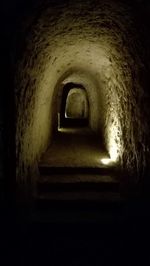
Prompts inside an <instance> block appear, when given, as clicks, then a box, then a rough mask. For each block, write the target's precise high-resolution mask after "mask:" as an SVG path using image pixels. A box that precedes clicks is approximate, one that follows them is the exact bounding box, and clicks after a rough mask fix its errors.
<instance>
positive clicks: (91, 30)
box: [15, 0, 150, 184]
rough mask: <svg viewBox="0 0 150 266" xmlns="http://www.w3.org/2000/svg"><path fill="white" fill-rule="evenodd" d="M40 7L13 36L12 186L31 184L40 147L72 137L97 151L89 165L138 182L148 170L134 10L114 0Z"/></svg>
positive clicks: (143, 59) (141, 40) (139, 31)
mask: <svg viewBox="0 0 150 266" xmlns="http://www.w3.org/2000/svg"><path fill="white" fill-rule="evenodd" d="M39 6H40V5H39ZM39 6H38V5H37V8H35V10H34V12H33V14H30V16H28V17H27V18H26V20H24V23H23V24H22V28H21V33H20V36H18V37H17V38H18V39H17V41H18V46H17V48H18V50H17V49H16V50H17V52H16V54H17V56H18V57H17V56H16V69H15V105H16V180H17V183H19V184H24V183H28V182H29V180H30V182H31V183H32V180H33V179H34V177H35V176H37V175H38V174H39V166H38V164H39V162H40V161H41V158H43V156H44V154H45V152H46V151H47V150H48V149H49V147H52V145H53V143H55V144H56V141H57V145H58V144H59V141H60V142H61V141H62V139H61V138H65V140H64V141H65V143H64V148H63V149H64V150H67V149H68V146H67V145H68V143H69V142H67V140H68V139H69V138H71V137H70V135H71V134H72V135H73V136H72V138H75V139H76V140H75V141H77V143H80V145H81V142H82V141H81V139H85V140H86V144H87V147H88V152H89V153H90V149H91V150H93V153H92V154H94V149H95V154H97V155H96V156H95V158H96V159H95V163H94V164H93V165H94V166H95V167H101V166H102V164H103V162H104V163H106V162H107V163H109V162H111V163H113V165H115V166H116V167H117V169H119V170H120V171H124V172H125V173H127V174H126V177H123V182H125V183H127V184H130V183H131V184H132V183H133V184H138V183H139V182H142V181H141V180H142V178H143V177H144V176H145V175H147V173H148V172H149V167H148V166H149V158H150V156H149V147H150V145H149V133H150V129H149V115H148V113H149V104H148V100H149V89H148V87H149V76H148V75H147V73H148V69H149V65H148V64H149V63H148V58H149V54H148V43H147V42H146V41H145V40H146V39H145V35H144V34H145V32H146V29H145V30H143V29H144V26H143V23H144V22H143V21H141V19H140V16H139V14H138V12H139V10H140V9H139V10H138V9H137V13H136V12H135V10H134V5H132V4H129V3H125V2H124V1H117V2H116V1H113V0H104V1H102V2H98V1H94V0H93V1H86V2H82V3H81V1H80V0H79V1H76V2H68V1H63V3H60V2H59V1H58V2H57V1H56V4H55V5H52V4H51V3H49V2H46V3H45V5H44V4H41V6H42V8H41V6H40V7H39ZM125 22H127V23H125ZM19 38H20V39H19ZM18 54H19V55H18ZM143 103H144V105H143ZM83 135H84V137H83ZM91 135H92V136H91ZM62 136H63V137H62ZM85 136H86V137H85ZM79 138H81V139H80V141H79ZM93 140H95V141H94V144H93ZM95 142H96V143H97V144H96V143H95ZM83 143H84V141H83ZM89 143H92V144H91V146H90V147H91V148H90V147H89V146H88V145H89ZM59 145H60V144H59ZM71 145H72V144H70V146H71ZM81 146H82V145H81ZM95 146H96V148H95ZM60 147H61V146H60ZM74 148H75V147H74ZM88 152H87V153H86V154H88V156H89V158H88V160H87V162H88V163H89V165H90V166H91V164H90V155H89V153H88ZM59 153H61V152H59V148H58V152H57V155H58V154H59ZM74 154H75V155H74V157H73V158H75V156H76V157H79V156H78V153H76V152H75V153H74ZM98 154H99V155H98ZM48 156H49V158H51V159H49V160H50V161H51V164H52V161H53V162H54V161H55V158H56V157H57V156H56V152H53V151H52V150H51V154H50V152H49V155H48ZM55 156H56V157H55ZM70 156H72V155H71V154H70ZM92 156H94V155H91V158H92ZM103 157H104V158H103ZM44 158H45V157H44ZM62 158H63V154H62V155H61V158H60V160H62ZM66 158H68V157H67V155H66ZM98 158H99V159H98ZM101 159H107V160H105V161H104V160H103V162H102V161H101ZM72 160H73V161H75V163H74V164H76V163H77V162H76V159H72ZM85 161H86V160H85ZM85 161H84V160H83V162H84V165H86V163H85ZM91 161H92V162H93V160H92V159H91ZM54 164H55V163H54ZM77 165H78V163H77ZM65 166H67V165H66V162H65ZM32 176H33V177H32ZM30 182H29V183H30Z"/></svg>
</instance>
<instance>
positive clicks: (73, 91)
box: [58, 83, 89, 128]
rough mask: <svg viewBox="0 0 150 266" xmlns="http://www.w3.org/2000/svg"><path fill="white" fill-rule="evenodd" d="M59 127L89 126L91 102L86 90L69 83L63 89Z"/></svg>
mask: <svg viewBox="0 0 150 266" xmlns="http://www.w3.org/2000/svg"><path fill="white" fill-rule="evenodd" d="M58 124H59V125H58V127H60V128H62V127H65V128H69V127H73V128H79V127H88V126H89V101H88V96H87V92H86V90H85V88H84V87H83V86H82V85H80V84H74V83H67V84H66V85H65V86H64V88H63V93H62V100H61V107H60V114H59V122H58Z"/></svg>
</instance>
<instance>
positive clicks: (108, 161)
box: [101, 158, 112, 165]
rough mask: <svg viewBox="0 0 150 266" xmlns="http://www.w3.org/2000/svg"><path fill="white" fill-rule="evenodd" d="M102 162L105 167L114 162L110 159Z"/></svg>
mask: <svg viewBox="0 0 150 266" xmlns="http://www.w3.org/2000/svg"><path fill="white" fill-rule="evenodd" d="M101 162H102V163H103V164H105V165H108V164H110V163H111V162H112V160H111V159H110V158H103V159H101Z"/></svg>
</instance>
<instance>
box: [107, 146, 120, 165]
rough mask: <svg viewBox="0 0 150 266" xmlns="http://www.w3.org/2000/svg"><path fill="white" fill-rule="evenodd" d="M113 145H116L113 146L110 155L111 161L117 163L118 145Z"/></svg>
mask: <svg viewBox="0 0 150 266" xmlns="http://www.w3.org/2000/svg"><path fill="white" fill-rule="evenodd" d="M113 144H114V145H111V147H110V150H109V154H110V158H111V161H113V162H116V161H117V159H118V152H117V145H116V143H115V142H114V143H113Z"/></svg>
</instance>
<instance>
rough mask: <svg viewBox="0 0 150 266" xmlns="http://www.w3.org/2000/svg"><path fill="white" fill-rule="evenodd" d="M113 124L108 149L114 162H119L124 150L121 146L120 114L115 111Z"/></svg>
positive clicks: (109, 133)
mask: <svg viewBox="0 0 150 266" xmlns="http://www.w3.org/2000/svg"><path fill="white" fill-rule="evenodd" d="M113 121H114V122H113V124H112V125H111V126H110V127H109V131H108V151H109V156H110V159H111V161H112V162H117V161H118V158H119V154H120V153H121V151H122V146H121V125H120V121H119V118H118V114H116V113H115V112H113Z"/></svg>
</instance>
